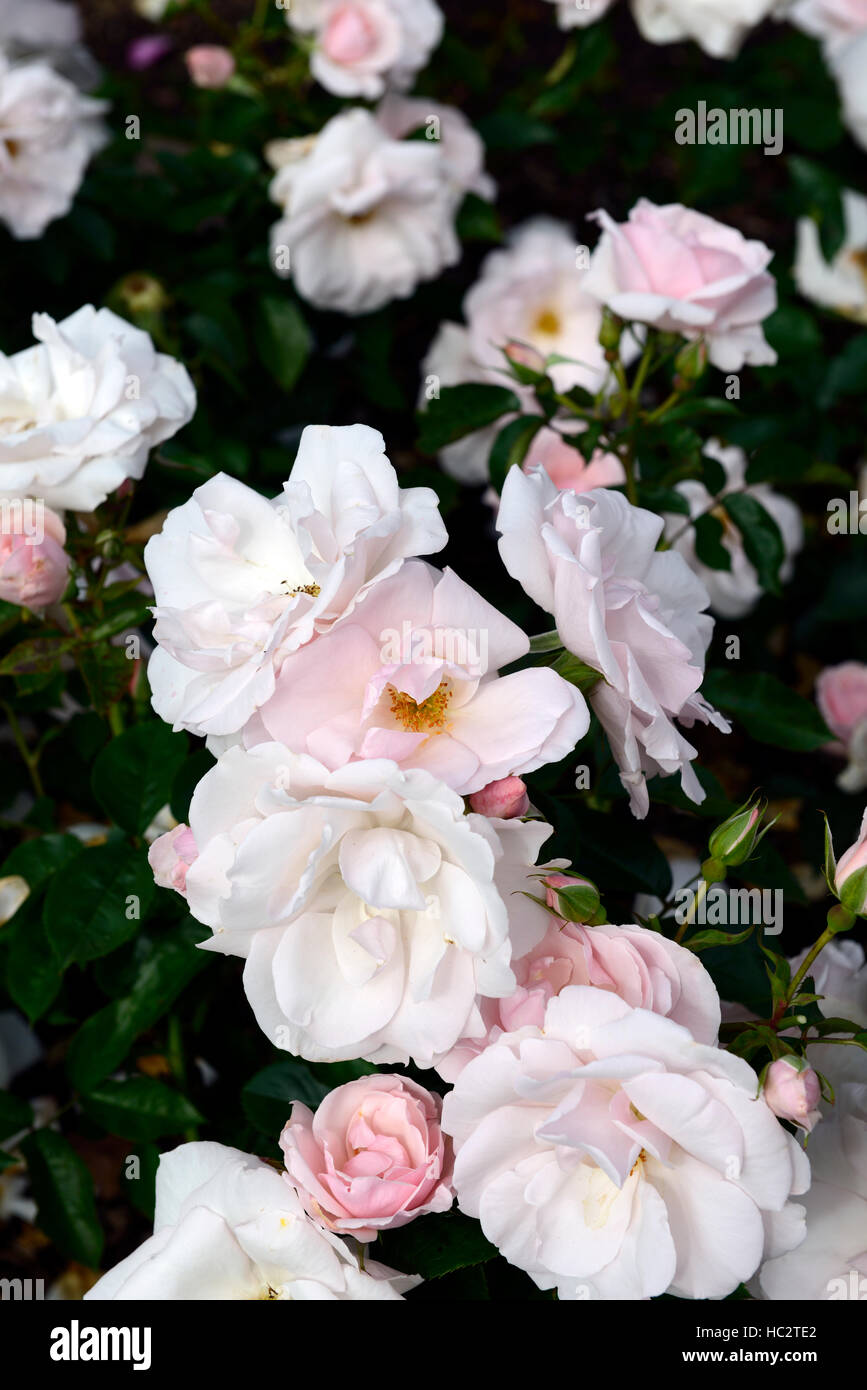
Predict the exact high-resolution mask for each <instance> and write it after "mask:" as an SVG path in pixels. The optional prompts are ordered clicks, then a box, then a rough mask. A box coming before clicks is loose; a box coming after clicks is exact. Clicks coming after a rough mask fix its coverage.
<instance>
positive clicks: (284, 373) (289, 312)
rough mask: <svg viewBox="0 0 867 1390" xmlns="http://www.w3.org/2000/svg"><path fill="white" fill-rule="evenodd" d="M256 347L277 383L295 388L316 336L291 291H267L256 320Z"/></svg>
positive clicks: (288, 389) (259, 305) (254, 334)
mask: <svg viewBox="0 0 867 1390" xmlns="http://www.w3.org/2000/svg"><path fill="white" fill-rule="evenodd" d="M253 337H254V340H255V343H256V351H257V352H258V354H259V357H260V359H261V361H262V362H263V363H264V364H265V366H266V367H267V368H268V371H269V372H270V373H271V375H272V377H273V378H274V380H275V381H276V383H277V385H278V386H280V387H282V389H283V390H284V391H291V390H292V388H293V387H294V385H295V383H296V381H297V380H298V378H299V377H300V375H301V373H302V372H303V370H304V368H305V366H306V364H307V359H308V358H309V356H310V349H311V347H312V346H313V339H312V337H311V334H310V329H309V328H308V327H307V324H306V322H305V319H304V316H303V314H302V313H301V310H300V309H299V307H298V305H297V304H296V302H295V300H294V299H290V298H289V297H288V295H276V294H266V295H263V296H262V298H261V299H260V300H259V303H258V305H257V308H256V317H255V319H254V323H253Z"/></svg>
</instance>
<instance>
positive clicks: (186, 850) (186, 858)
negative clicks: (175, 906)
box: [148, 825, 199, 898]
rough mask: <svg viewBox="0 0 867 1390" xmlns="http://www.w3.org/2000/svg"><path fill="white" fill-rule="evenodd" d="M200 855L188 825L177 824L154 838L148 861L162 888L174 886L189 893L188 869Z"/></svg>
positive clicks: (182, 891)
mask: <svg viewBox="0 0 867 1390" xmlns="http://www.w3.org/2000/svg"><path fill="white" fill-rule="evenodd" d="M198 857H199V851H198V848H197V846H196V841H195V837H194V835H193V832H192V830H191V829H190V827H189V826H188V825H176V826H175V828H174V830H168V831H167V832H166V834H165V835H160V837H159V839H157V840H154V842H153V844H152V845H151V847H150V849H149V850H148V863H149V864H150V866H151V868H152V869H153V875H154V881H155V882H156V884H157V885H158V887H160V888H174V890H175V892H176V893H180V895H181V897H182V898H184V897H186V895H187V869H188V868H189V867H190V865H191V864H192V863H194V862H195V860H196V859H198Z"/></svg>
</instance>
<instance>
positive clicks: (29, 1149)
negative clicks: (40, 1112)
mask: <svg viewBox="0 0 867 1390" xmlns="http://www.w3.org/2000/svg"><path fill="white" fill-rule="evenodd" d="M21 1151H22V1153H23V1154H24V1157H25V1159H26V1160H27V1170H28V1173H29V1175H30V1186H31V1189H32V1192H33V1196H34V1198H35V1199H36V1206H37V1214H36V1223H37V1225H38V1226H39V1228H40V1230H42V1231H44V1232H45V1234H46V1235H47V1236H49V1237H50V1238H51V1240H53V1242H54V1244H55V1245H56V1246H57V1247H58V1249H59V1250H61V1251H62V1253H63V1254H64V1255H67V1256H68V1257H69V1258H70V1259H72V1260H78V1261H79V1262H80V1263H81V1264H83V1265H87V1266H88V1268H90V1269H96V1268H98V1266H99V1262H100V1259H101V1257H102V1231H101V1230H100V1228H99V1221H98V1219H97V1215H96V1202H95V1200H94V1195H93V1181H92V1179H91V1176H90V1173H89V1172H88V1170H87V1168H86V1166H85V1164H84V1163H83V1162H82V1160H81V1159H80V1158H79V1156H78V1154H77V1153H76V1152H75V1150H74V1149H73V1148H72V1146H71V1145H70V1144H69V1143H68V1142H67V1140H66V1139H64V1137H63V1135H62V1134H58V1133H57V1131H56V1130H53V1129H38V1130H36V1132H35V1134H31V1135H29V1136H28V1137H27V1138H26V1139H25V1140H23V1142H22V1144H21Z"/></svg>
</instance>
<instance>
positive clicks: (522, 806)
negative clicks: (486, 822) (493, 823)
mask: <svg viewBox="0 0 867 1390" xmlns="http://www.w3.org/2000/svg"><path fill="white" fill-rule="evenodd" d="M470 806H471V807H472V809H473V810H474V811H477V812H478V814H479V815H480V816H497V817H499V818H500V819H501V820H512V819H513V818H514V817H515V816H526V814H527V812H528V811H529V809H530V798H529V796H528V795H527V787H526V785H525V783H524V782H522V781H521V778H520V777H501V778H499V780H498V781H496V782H489V783H488V785H487V786H486V787H482V789H481V791H478V792H473V795H472V796H471V797H470Z"/></svg>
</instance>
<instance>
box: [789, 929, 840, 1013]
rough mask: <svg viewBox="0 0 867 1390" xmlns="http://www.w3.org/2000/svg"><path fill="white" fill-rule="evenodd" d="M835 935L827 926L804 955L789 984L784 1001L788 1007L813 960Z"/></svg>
mask: <svg viewBox="0 0 867 1390" xmlns="http://www.w3.org/2000/svg"><path fill="white" fill-rule="evenodd" d="M834 935H835V933H834V932H832V931H829V930H828V928H827V927H826V928H825V930H824V931H823V932H822V935H821V936H820V937H819V940H818V941H817V942H815V944H814V945H813V946H811V947H810V949H809V951H808V952H807V954H806V955H805V956H804V959H803V961H802V962H801V964H800V966H799V967H798V970H797V973H796V974H795V976H794V979H793V980H792V983H791V984H790V986H789V992H788V994H787V996H786V999H785V1001H784V1002H785V1004H786V1006H787V1007H788V1005H789V1002H790V1000H792V999H794V997H795V995H796V994H797V992H798V986H799V985H800V983H801V981H802V980H803V979H805V977H806V976H807V974H808V973H809V970H810V966H811V965H812V964H813V961H814V960H815V959H816V957H817V955H818V954H819V952H820V951H821V950H823V949H824V947H825V946H827V945H828V942H829V941H833V939H834Z"/></svg>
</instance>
